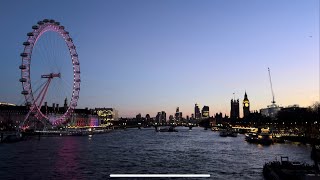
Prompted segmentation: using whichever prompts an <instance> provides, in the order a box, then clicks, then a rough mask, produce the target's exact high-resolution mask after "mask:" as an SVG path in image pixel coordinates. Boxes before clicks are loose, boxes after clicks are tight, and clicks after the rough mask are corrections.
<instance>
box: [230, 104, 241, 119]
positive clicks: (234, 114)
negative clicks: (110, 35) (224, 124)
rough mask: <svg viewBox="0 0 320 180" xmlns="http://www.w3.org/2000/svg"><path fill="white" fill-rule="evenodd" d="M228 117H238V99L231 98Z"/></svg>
mask: <svg viewBox="0 0 320 180" xmlns="http://www.w3.org/2000/svg"><path fill="white" fill-rule="evenodd" d="M230 118H231V119H232V120H236V119H239V118H240V115H239V99H237V100H235V99H231V110H230Z"/></svg>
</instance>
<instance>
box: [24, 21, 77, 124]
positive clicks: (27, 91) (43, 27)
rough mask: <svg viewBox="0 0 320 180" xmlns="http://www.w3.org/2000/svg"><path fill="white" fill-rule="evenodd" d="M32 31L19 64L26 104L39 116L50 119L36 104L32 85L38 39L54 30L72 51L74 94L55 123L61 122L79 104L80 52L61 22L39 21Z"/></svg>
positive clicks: (28, 34) (25, 43)
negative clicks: (32, 61)
mask: <svg viewBox="0 0 320 180" xmlns="http://www.w3.org/2000/svg"><path fill="white" fill-rule="evenodd" d="M32 29H33V30H32V32H29V33H27V36H28V39H27V41H25V42H24V43H23V45H24V50H23V53H21V54H20V55H21V57H22V63H21V65H20V66H19V68H20V69H21V79H20V82H21V83H22V89H23V90H22V92H21V94H23V95H24V97H25V100H26V104H28V103H29V104H30V105H31V107H30V111H36V113H37V114H38V116H39V118H45V119H47V120H48V119H49V118H48V116H46V115H44V114H43V113H42V112H41V107H39V106H38V105H37V104H36V101H35V99H34V94H33V91H32V87H31V77H30V69H31V68H30V65H31V60H32V51H33V48H34V46H35V45H36V43H37V41H38V39H40V37H41V36H42V35H43V34H44V33H45V32H47V31H52V32H55V33H57V34H59V35H60V37H62V38H63V39H64V41H65V43H66V45H67V47H68V50H69V52H70V56H71V61H72V68H73V87H72V95H71V98H70V103H69V106H68V108H67V110H66V111H65V113H64V114H63V115H62V116H61V117H59V118H56V119H54V122H53V124H60V123H62V122H63V121H64V120H65V119H67V118H68V117H69V116H70V115H71V113H72V112H73V111H74V109H75V107H76V106H77V102H78V99H79V92H80V82H81V81H80V63H79V59H78V53H77V51H76V48H75V45H74V43H73V40H72V38H71V36H70V35H69V32H68V31H66V30H65V27H64V26H62V25H60V23H59V22H56V21H54V20H48V19H44V20H43V21H39V22H38V24H37V25H34V26H32ZM40 106H41V105H40Z"/></svg>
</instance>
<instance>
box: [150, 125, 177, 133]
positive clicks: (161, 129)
mask: <svg viewBox="0 0 320 180" xmlns="http://www.w3.org/2000/svg"><path fill="white" fill-rule="evenodd" d="M155 129H156V132H178V130H176V129H175V127H174V126H170V127H166V126H158V127H155Z"/></svg>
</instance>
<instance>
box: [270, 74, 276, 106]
mask: <svg viewBox="0 0 320 180" xmlns="http://www.w3.org/2000/svg"><path fill="white" fill-rule="evenodd" d="M268 72H269V80H270V86H271V93H272V101H271V103H272V104H275V103H276V101H274V93H273V88H272V81H271V74H270V69H269V68H268Z"/></svg>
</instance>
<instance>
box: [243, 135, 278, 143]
mask: <svg viewBox="0 0 320 180" xmlns="http://www.w3.org/2000/svg"><path fill="white" fill-rule="evenodd" d="M245 140H246V141H247V142H249V143H257V144H263V145H270V144H272V143H273V140H272V135H270V134H269V133H260V134H256V133H249V134H246V135H245Z"/></svg>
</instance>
